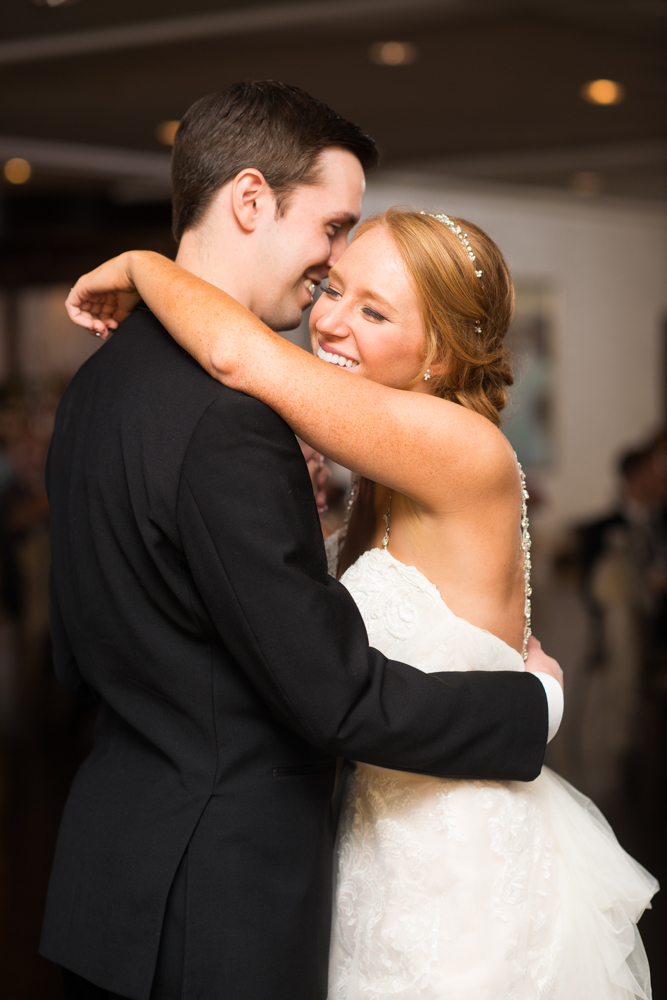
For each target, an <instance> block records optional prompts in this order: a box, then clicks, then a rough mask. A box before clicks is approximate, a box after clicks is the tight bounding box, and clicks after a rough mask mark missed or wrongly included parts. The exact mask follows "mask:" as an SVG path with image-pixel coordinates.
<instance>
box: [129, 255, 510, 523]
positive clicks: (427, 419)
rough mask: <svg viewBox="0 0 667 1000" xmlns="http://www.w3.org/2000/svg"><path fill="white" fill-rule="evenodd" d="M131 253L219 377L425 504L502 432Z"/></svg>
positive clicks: (166, 321)
mask: <svg viewBox="0 0 667 1000" xmlns="http://www.w3.org/2000/svg"><path fill="white" fill-rule="evenodd" d="M128 256H129V271H130V275H131V278H132V281H133V282H134V284H135V286H136V288H137V290H138V292H139V293H140V294H141V296H142V298H143V299H144V301H145V302H146V304H147V305H148V307H149V308H150V309H151V311H152V312H153V313H154V314H155V315H156V316H157V318H158V319H159V320H160V322H161V323H162V324H163V325H164V326H165V327H166V328H167V329H168V330H169V332H170V333H171V335H172V336H173V337H174V339H175V340H176V341H177V342H178V343H179V344H180V345H181V346H182V347H183V348H184V349H185V350H186V351H188V353H189V354H191V355H192V356H193V357H194V358H195V360H196V361H198V362H199V364H200V365H201V366H202V367H203V368H204V369H205V370H206V371H207V372H208V373H209V374H210V375H212V376H213V377H214V378H216V379H218V380H219V381H220V382H223V383H224V384H225V385H228V386H230V387H231V388H234V389H238V390H240V391H242V392H246V393H248V394H249V395H252V396H255V397H256V398H258V399H261V400H262V401H263V402H264V403H266V404H267V405H268V406H270V407H271V408H272V409H274V410H276V411H277V412H278V413H279V414H280V415H281V416H282V417H283V418H284V419H285V420H286V421H287V423H288V424H289V425H290V426H291V427H292V428H293V430H294V431H295V432H296V433H297V434H298V435H299V436H300V437H301V438H302V439H303V440H304V441H306V442H307V443H308V444H310V445H312V446H313V447H314V448H316V449H317V450H318V451H320V452H322V453H323V454H326V455H328V456H329V457H331V458H332V459H334V460H335V461H336V462H339V463H340V464H341V465H344V466H346V467H347V468H350V469H352V470H353V471H355V472H358V473H360V474H361V475H364V476H367V477H369V478H371V479H374V480H375V481H377V482H380V483H383V484H385V485H387V486H389V487H391V488H392V489H396V490H398V491H400V492H402V493H404V494H406V495H407V496H410V497H412V498H413V499H415V500H417V501H418V502H420V503H422V504H424V505H425V506H429V507H430V506H435V505H440V504H441V503H442V494H443V473H444V474H445V475H447V474H448V472H449V474H450V476H453V477H454V479H452V481H451V488H452V490H455V482H456V472H457V469H460V468H461V467H462V465H464V464H469V457H470V449H471V448H475V443H476V442H477V443H478V445H479V447H480V448H481V450H482V451H485V450H486V446H485V445H486V441H487V439H488V434H489V431H490V430H492V435H493V436H495V434H496V433H497V432H496V430H495V428H492V425H491V424H490V423H489V422H488V421H486V420H485V419H484V418H483V417H480V416H479V415H478V414H474V413H472V412H471V411H469V410H465V409H464V408H463V407H461V406H458V405H457V404H455V403H448V402H446V401H444V400H441V399H436V398H433V397H431V396H428V395H424V394H421V393H413V392H405V391H402V390H398V389H392V388H388V387H387V386H383V385H381V384H379V383H377V382H372V381H369V380H367V379H364V378H361V377H359V376H357V375H355V374H353V373H351V372H349V371H348V370H342V369H340V368H338V367H337V366H333V365H328V364H324V363H323V362H321V361H319V360H318V359H316V358H315V357H313V355H312V354H310V353H309V352H306V351H304V350H302V349H301V348H299V347H296V346H295V345H293V344H291V343H289V341H287V340H285V338H283V337H280V336H278V335H277V334H276V333H274V332H273V331H272V330H270V329H269V328H268V327H267V326H265V324H264V323H262V322H261V320H259V319H258V318H257V317H256V316H254V315H253V314H252V313H251V312H249V311H248V310H247V309H245V307H243V306H242V305H241V304H240V303H239V302H237V301H236V300H235V299H233V298H232V297H231V296H230V295H228V294H227V293H226V292H224V291H222V290H221V289H219V288H217V287H216V286H214V285H211V284H210V283H208V282H206V281H204V280H203V279H201V278H198V277H196V276H195V275H193V274H191V273H190V272H188V271H186V270H184V269H183V268H181V267H178V265H176V264H174V263H173V262H172V261H170V260H168V259H167V258H165V257H162V256H161V255H159V254H156V253H152V252H148V251H134V252H132V253H131V254H130V255H128Z"/></svg>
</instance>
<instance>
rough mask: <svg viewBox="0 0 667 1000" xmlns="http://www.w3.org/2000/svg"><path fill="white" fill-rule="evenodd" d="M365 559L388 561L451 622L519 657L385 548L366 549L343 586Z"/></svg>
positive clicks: (341, 580)
mask: <svg viewBox="0 0 667 1000" xmlns="http://www.w3.org/2000/svg"><path fill="white" fill-rule="evenodd" d="M366 557H369V559H370V560H373V561H377V563H378V564H381V561H382V560H383V559H387V560H389V564H390V565H391V564H394V565H395V566H397V567H399V568H400V570H401V573H402V575H403V576H408V577H411V578H412V580H413V582H414V584H415V586H416V587H417V589H419V590H421V591H422V592H424V593H427V594H429V595H430V596H432V597H433V598H435V599H436V600H437V601H438V602H439V604H440V605H441V606H442V608H443V610H444V611H445V613H446V614H447V615H448V616H450V617H451V618H452V619H453V620H455V621H456V622H461V623H463V626H464V627H467V628H471V629H475V631H476V632H478V633H480V634H481V635H483V636H488V637H490V638H491V639H492V640H493V641H494V642H499V643H502V645H503V646H504V647H505V648H506V649H507V650H509V652H510V653H515V654H516V655H517V656H521V653H520V652H519V650H518V649H516V648H515V647H514V646H510V644H509V643H508V642H505V640H504V639H501V638H500V636H498V635H496V634H495V632H490V631H489V630H488V629H485V628H481V626H479V625H474V624H473V623H472V622H471V621H468V619H467V618H462V617H461V615H457V614H455V613H454V612H453V611H452V609H451V608H450V606H449V605H448V604H447V602H446V600H445V599H444V597H443V596H442V594H441V593H440V591H439V590H438V588H437V587H436V585H435V584H434V583H433V582H432V581H431V580H429V578H428V577H427V576H425V575H424V574H423V573H422V571H421V570H419V569H417V567H416V566H412V565H410V563H405V562H402V561H401V560H400V559H397V558H396V556H394V555H392V553H391V552H390V551H389V549H387V548H380V546H375V547H374V548H372V549H366V551H365V552H362V553H361V555H360V556H359V558H358V559H357V561H356V562H355V563H353V565H352V566H350V567H349V569H347V570H345V572H344V573H343V575H342V576H341V578H340V582H341V583H343V584H344V583H345V577H346V576H347V575H348V573H350V571H351V570H353V569H361V568H362V566H363V560H365V559H366ZM367 561H368V560H367Z"/></svg>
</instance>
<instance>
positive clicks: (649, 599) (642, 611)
mask: <svg viewBox="0 0 667 1000" xmlns="http://www.w3.org/2000/svg"><path fill="white" fill-rule="evenodd" d="M664 442H665V437H664V435H661V436H659V437H657V438H655V439H654V440H652V441H650V442H649V443H647V444H645V445H644V446H643V447H640V448H637V449H634V450H632V451H629V452H627V453H626V454H624V455H623V456H622V457H621V459H620V460H619V463H618V476H619V494H618V501H617V504H616V506H615V508H614V509H613V510H612V511H611V512H610V513H609V514H607V515H605V516H604V517H602V518H598V519H596V520H594V521H591V522H588V523H586V524H583V525H581V526H580V527H579V528H578V529H577V536H578V552H579V571H580V581H581V591H582V595H583V598H584V603H585V607H586V609H587V612H588V616H589V647H588V652H587V656H586V662H585V676H584V678H583V683H584V685H585V691H586V693H585V704H584V705H582V706H580V711H581V724H580V727H579V730H580V731H579V737H580V739H581V748H580V752H581V755H582V758H583V766H584V769H585V773H586V776H587V784H588V787H589V788H590V790H591V794H593V795H594V796H595V798H596V800H597V801H601V802H603V803H606V804H608V806H609V807H611V806H612V805H616V804H617V803H618V801H619V798H620V797H621V796H622V795H623V794H624V793H626V792H627V791H628V781H629V780H630V779H632V781H633V782H634V781H635V779H636V778H637V774H639V775H641V778H640V779H639V783H640V785H642V786H643V787H645V789H646V790H647V791H646V793H645V797H648V798H649V799H650V798H652V797H654V796H655V791H656V783H655V782H656V779H657V776H656V773H655V772H656V766H657V763H658V761H659V759H660V755H659V754H656V753H655V750H656V742H655V740H656V734H657V731H658V730H659V729H660V728H661V727H660V723H659V722H658V717H660V718H661V717H662V709H661V704H662V701H663V700H664V698H665V695H666V694H667V683H666V682H667V675H666V673H665V671H666V668H667V661H666V659H665V606H666V605H665V595H666V588H665V582H666V580H667V574H666V571H665V567H666V566H667V518H666V516H665V509H666V508H665V498H666V496H667V489H666V485H667V470H666V468H665V467H666V466H667V461H665V454H666V449H665V443H664ZM656 713H657V716H656ZM637 755H639V757H637ZM635 758H637V759H635ZM629 768H630V770H629Z"/></svg>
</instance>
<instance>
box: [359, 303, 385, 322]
mask: <svg viewBox="0 0 667 1000" xmlns="http://www.w3.org/2000/svg"><path fill="white" fill-rule="evenodd" d="M361 311H362V313H364V315H366V316H370V318H371V319H375V320H379V321H380V322H384V321H385V320H386V318H387V317H386V316H383V315H382V313H379V312H378V311H377V310H376V309H371V307H370V306H364V308H363V309H362V310H361Z"/></svg>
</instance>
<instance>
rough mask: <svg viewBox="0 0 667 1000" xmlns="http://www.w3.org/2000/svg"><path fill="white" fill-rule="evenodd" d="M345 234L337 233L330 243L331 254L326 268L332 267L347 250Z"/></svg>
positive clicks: (346, 235)
mask: <svg viewBox="0 0 667 1000" xmlns="http://www.w3.org/2000/svg"><path fill="white" fill-rule="evenodd" d="M347 237H348V234H347V233H342V232H341V233H337V234H336V235H335V236H334V238H333V239H332V241H331V253H330V254H329V259H328V261H327V267H333V266H334V265H335V264H337V263H338V261H339V260H340V259H341V257H342V256H343V254H344V253H345V251H346V250H347Z"/></svg>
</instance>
